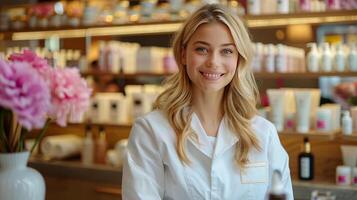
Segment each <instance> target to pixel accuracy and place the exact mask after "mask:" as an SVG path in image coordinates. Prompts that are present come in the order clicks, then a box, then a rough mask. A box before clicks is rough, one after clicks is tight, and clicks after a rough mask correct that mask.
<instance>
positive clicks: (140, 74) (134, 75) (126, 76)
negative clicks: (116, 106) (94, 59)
mask: <svg viewBox="0 0 357 200" xmlns="http://www.w3.org/2000/svg"><path fill="white" fill-rule="evenodd" d="M81 74H82V75H83V76H112V77H113V78H123V79H135V78H137V77H165V76H169V75H171V73H151V72H138V73H132V74H124V73H112V72H100V71H97V72H95V71H92V72H81Z"/></svg>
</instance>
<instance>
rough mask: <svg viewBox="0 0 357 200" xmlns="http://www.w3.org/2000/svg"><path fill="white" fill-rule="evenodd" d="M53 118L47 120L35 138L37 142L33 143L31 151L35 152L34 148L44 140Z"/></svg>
mask: <svg viewBox="0 0 357 200" xmlns="http://www.w3.org/2000/svg"><path fill="white" fill-rule="evenodd" d="M50 122H51V119H50V118H48V119H47V120H46V123H45V126H44V127H43V128H42V129H41V131H40V133H39V134H38V135H37V137H36V139H35V143H34V144H33V145H32V148H31V151H30V153H32V152H33V150H34V149H35V147H36V146H37V144H38V143H39V142H40V141H41V140H42V138H43V136H44V134H45V132H46V130H47V128H48V126H49V125H50Z"/></svg>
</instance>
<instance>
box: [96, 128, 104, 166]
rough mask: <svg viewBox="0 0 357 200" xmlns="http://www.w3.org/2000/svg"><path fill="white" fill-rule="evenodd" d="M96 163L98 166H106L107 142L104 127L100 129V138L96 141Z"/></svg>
mask: <svg viewBox="0 0 357 200" xmlns="http://www.w3.org/2000/svg"><path fill="white" fill-rule="evenodd" d="M94 149H95V153H94V162H95V163H98V164H105V160H106V154H107V140H106V136H105V131H104V128H103V127H99V136H98V138H97V139H96V141H95V148H94Z"/></svg>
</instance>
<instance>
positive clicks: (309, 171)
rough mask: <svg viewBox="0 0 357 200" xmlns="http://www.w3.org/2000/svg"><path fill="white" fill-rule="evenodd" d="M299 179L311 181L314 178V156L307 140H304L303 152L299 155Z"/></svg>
mask: <svg viewBox="0 0 357 200" xmlns="http://www.w3.org/2000/svg"><path fill="white" fill-rule="evenodd" d="M298 162H299V179H301V180H311V179H313V178H314V155H313V154H312V153H311V146H310V142H309V139H308V138H307V137H306V138H304V151H303V152H301V153H300V154H299V160H298Z"/></svg>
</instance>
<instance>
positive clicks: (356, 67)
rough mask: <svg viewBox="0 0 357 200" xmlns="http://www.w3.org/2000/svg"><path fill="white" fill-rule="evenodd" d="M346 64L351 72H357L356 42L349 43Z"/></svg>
mask: <svg viewBox="0 0 357 200" xmlns="http://www.w3.org/2000/svg"><path fill="white" fill-rule="evenodd" d="M348 66H349V70H350V71H352V72H357V50H356V43H352V44H351V45H350V53H349V54H348Z"/></svg>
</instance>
